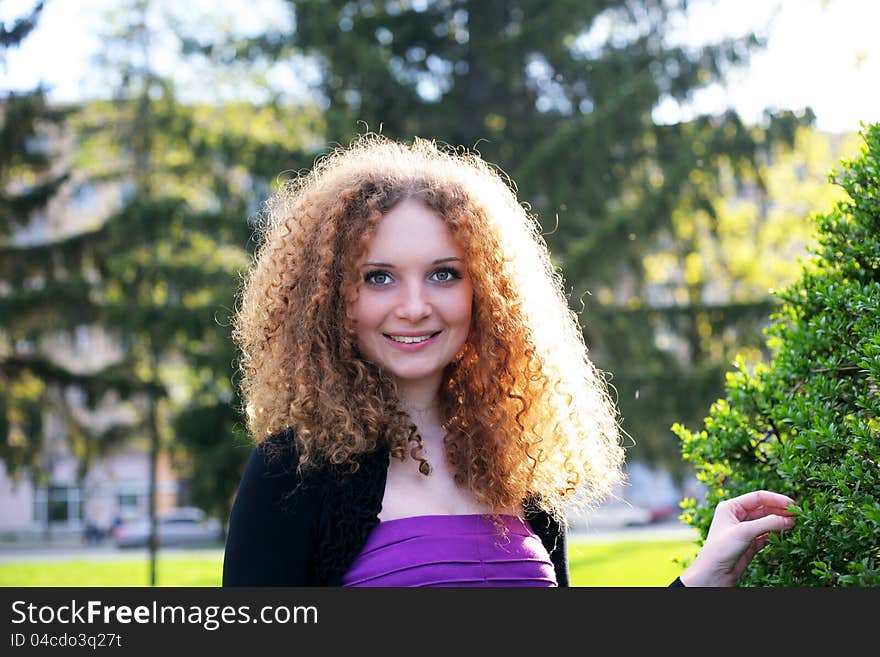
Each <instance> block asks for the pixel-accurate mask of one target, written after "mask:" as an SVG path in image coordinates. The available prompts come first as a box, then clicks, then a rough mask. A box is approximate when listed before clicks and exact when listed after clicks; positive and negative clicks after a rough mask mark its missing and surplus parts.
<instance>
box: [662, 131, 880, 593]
mask: <svg viewBox="0 0 880 657" xmlns="http://www.w3.org/2000/svg"><path fill="white" fill-rule="evenodd" d="M861 137H862V139H863V140H864V146H863V148H862V152H861V153H860V155H859V156H858V157H856V158H855V159H853V160H850V161H846V160H845V161H843V162H842V163H841V166H840V168H839V169H838V170H836V171H835V172H832V174H831V180H832V181H833V182H835V183H837V184H839V185H841V186H842V187H843V189H844V190H845V191H846V192H847V194H848V196H849V198H847V199H846V200H844V201H842V202H840V203H838V204H837V206H836V207H835V208H833V209H832V210H831V211H830V212H829V213H827V214H824V215H818V216H816V217H815V220H816V222H817V228H818V247H817V248H816V249H813V250H812V255H811V257H810V259H809V260H808V261H807V262H805V263H804V269H803V274H802V277H801V279H800V280H799V281H798V282H796V283H795V284H794V285H792V286H791V287H790V288H788V289H787V290H786V291H785V292H783V293H782V294H781V299H782V304H781V306H780V310H779V312H778V313H775V314H774V315H772V316H771V326H770V328H769V329H768V330H767V336H768V341H767V344H768V347H770V349H771V353H772V354H773V356H772V359H771V360H770V362H769V363H768V364H758V365H755V366H754V367H752V368H748V367H747V366H746V363H745V362H744V361H743V360H742V359H738V360H737V362H736V364H735V369H734V371H732V372H730V373H728V375H727V382H726V392H725V395H726V396H725V398H724V399H722V400H718V401H717V402H716V403H715V404H713V405H712V407H711V410H710V415H709V417H707V418H706V419H705V422H704V428H703V429H702V430H701V431H699V432H691V431H689V430H687V429H686V428H684V427H683V426H681V425H680V424H675V425H673V427H672V430H673V432H674V433H675V434H676V435H677V436H678V437H679V438H680V440H681V448H682V455H683V457H684V459H685V460H688V461H691V462H692V463H693V464H694V467H695V468H696V471H697V476H698V478H699V479H700V480H701V481H702V482H703V483H704V484H705V485H706V487H707V495H706V500H705V503H704V504H698V503H697V502H696V501H695V500H693V499H687V500H685V501H684V502H682V508H683V509H684V513H683V515H682V518H683V519H684V520H685V521H686V522H687V523H688V524H690V525H691V526H693V527H694V528H696V529H697V530H698V531H699V532H700V535H701V536H702V539H700V540H699V541H698V543H700V544H702V542H703V540H705V537H706V534H707V532H708V529H709V524H710V522H711V519H712V513H713V510H714V507H715V505H716V504H717V503H718V502H719V501H721V500H722V499H726V498H729V497H733V496H736V495H739V494H741V493H745V492H748V491H750V490H754V489H759V488H763V489H769V490H774V491H777V492H780V493H784V494H786V495H788V496H789V497H791V498H793V499H794V500H795V501H796V502H797V506H798V509H799V512H798V520H797V524H796V526H795V528H794V529H792V530H789V531H787V532H785V533H784V535H783V536H781V537H777V536H771V542H770V545H769V546H768V547H767V548H765V549H764V550H763V551H762V552H760V553H759V554H758V555H757V557H756V558H755V560H754V561H753V562H752V564H751V566H750V567H749V568H748V570H747V571H746V573H745V574H744V575H743V577H742V579H741V580H740V585H742V586H878V585H880V468H878V464H880V418H878V415H880V414H878V410H880V270H878V268H880V124H875V125H871V126H863V129H862V131H861Z"/></svg>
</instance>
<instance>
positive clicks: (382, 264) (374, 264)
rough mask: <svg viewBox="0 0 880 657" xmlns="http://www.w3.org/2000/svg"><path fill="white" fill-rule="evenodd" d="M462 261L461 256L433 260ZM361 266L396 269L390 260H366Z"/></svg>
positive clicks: (439, 262)
mask: <svg viewBox="0 0 880 657" xmlns="http://www.w3.org/2000/svg"><path fill="white" fill-rule="evenodd" d="M456 260H457V261H458V262H461V258H457V257H455V256H453V257H450V258H438V259H437V260H434V261H433V262H431V264H432V265H442V264H443V263H444V262H453V261H456ZM361 267H387V268H388V269H394V265H392V264H391V263H390V262H365V263H364V264H362V265H361Z"/></svg>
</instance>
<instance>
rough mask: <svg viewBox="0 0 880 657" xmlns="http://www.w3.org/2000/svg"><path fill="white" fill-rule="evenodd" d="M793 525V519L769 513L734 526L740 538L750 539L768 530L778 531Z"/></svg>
mask: <svg viewBox="0 0 880 657" xmlns="http://www.w3.org/2000/svg"><path fill="white" fill-rule="evenodd" d="M793 526H794V519H793V518H789V517H786V516H779V515H769V516H764V517H762V518H757V519H755V520H746V521H744V522H741V523H740V524H739V525H737V526H736V528H735V531H736V534H737V536H738V537H739V538H740V540H744V541H751V540H754V539H755V538H757V537H759V536H761V535H762V534H766V533H768V532H778V531H782V530H783V529H790V528H791V527H793Z"/></svg>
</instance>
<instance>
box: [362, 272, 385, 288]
mask: <svg viewBox="0 0 880 657" xmlns="http://www.w3.org/2000/svg"><path fill="white" fill-rule="evenodd" d="M364 282H365V283H367V284H368V285H377V286H382V285H388V284H389V283H390V282H391V276H390V274H389V273H388V272H387V271H382V270H380V269H377V270H376V271H371V272H367V274H366V275H365V276H364Z"/></svg>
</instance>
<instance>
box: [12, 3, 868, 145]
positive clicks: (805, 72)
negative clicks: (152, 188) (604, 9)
mask: <svg viewBox="0 0 880 657" xmlns="http://www.w3.org/2000/svg"><path fill="white" fill-rule="evenodd" d="M32 4H33V0H0V18H3V19H7V20H8V19H9V18H10V17H12V16H16V15H20V14H21V13H23V12H25V11H27V9H28V8H29V7H30V6H32ZM114 4H115V3H114V2H113V0H49V2H48V4H47V6H46V9H45V10H44V13H43V16H42V18H41V20H40V23H39V25H38V28H37V30H35V31H34V33H32V34H31V36H29V37H28V39H26V40H25V42H24V44H23V45H22V46H21V47H20V48H18V49H14V50H12V51H10V52H9V53H8V56H7V60H6V62H5V66H4V65H3V64H2V63H0V89H24V88H30V87H33V86H34V85H35V83H37V82H38V81H42V82H44V83H45V84H47V85H48V86H49V87H50V89H51V96H52V97H53V98H56V99H59V100H72V99H76V98H80V97H82V96H83V94H88V93H92V92H94V90H95V89H97V88H99V84H100V83H99V82H98V81H96V80H95V79H94V75H91V74H90V71H92V70H93V66H92V65H91V62H90V58H91V56H92V55H93V54H94V53H95V52H97V51H98V49H99V48H100V42H99V40H98V37H97V34H98V32H99V26H100V25H101V21H102V12H104V11H106V10H107V8H108V7H112V6H113V5H114ZM183 5H184V6H186V7H188V8H191V11H192V12H193V14H192V15H194V16H197V15H199V12H203V13H204V12H210V13H211V15H212V18H217V17H218V16H220V17H221V19H222V20H226V21H227V22H229V24H234V25H235V26H236V29H237V30H238V31H240V32H245V33H246V32H249V31H251V32H256V31H259V30H261V29H262V28H264V27H265V26H266V25H272V26H278V25H279V24H281V23H284V22H286V21H288V20H289V19H288V17H287V13H286V9H285V8H284V5H285V3H283V2H280V1H279V0H225V1H224V2H222V3H220V2H216V1H213V2H212V1H211V0H187V2H185V3H183ZM691 5H692V12H691V17H690V19H689V20H688V22H687V23H686V24H682V25H680V26H679V28H680V31H679V33H678V35H677V37H676V38H677V39H678V40H680V41H682V42H684V43H686V44H698V43H699V42H700V41H701V40H704V39H710V38H717V37H720V36H725V35H737V34H741V33H743V32H745V31H748V30H750V29H753V30H756V31H758V32H759V33H761V34H764V35H765V36H766V38H767V47H766V49H764V50H762V51H759V52H757V53H756V54H754V55H753V56H752V59H751V63H750V66H748V68H746V69H742V70H735V71H732V72H730V73H729V75H728V80H727V84H725V85H724V86H723V87H722V86H720V85H716V86H714V87H711V88H709V89H706V90H703V91H701V92H698V93H697V95H696V96H695V98H694V101H693V104H692V106H689V107H680V106H678V105H677V104H675V103H673V102H671V101H670V102H667V103H661V105H660V106H659V107H658V108H657V109H656V111H655V119H657V120H658V121H661V122H672V121H676V120H680V119H685V118H687V117H688V116H690V115H692V114H694V113H698V112H703V111H713V112H716V111H719V112H720V111H722V110H724V109H726V108H727V107H729V106H733V107H735V108H736V109H737V110H738V111H739V113H740V114H741V116H743V118H744V119H745V120H747V121H755V122H756V121H759V120H760V117H761V114H762V111H763V110H764V108H768V107H769V108H776V109H782V108H787V109H794V110H801V109H803V108H804V107H806V106H810V107H812V109H813V111H814V112H815V114H816V126H817V127H818V128H820V129H822V130H827V131H831V132H850V131H856V130H858V129H859V123H860V121H861V122H865V123H874V122H880V37H878V36H877V27H878V26H880V2H878V1H877V0H703V1H702V2H700V1H699V0H697V1H695V0H691ZM219 12H222V14H221V13H219ZM160 64H164V65H165V66H167V67H169V68H172V67H174V63H173V62H171V61H168V62H164V63H161V62H160ZM272 75H274V76H275V80H277V83H278V84H286V85H289V86H290V87H296V85H297V83H298V82H299V83H300V85H301V81H298V80H296V79H295V78H296V76H295V75H293V74H292V73H291V72H290V71H289V70H287V71H274V72H270V77H271V76H272Z"/></svg>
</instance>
